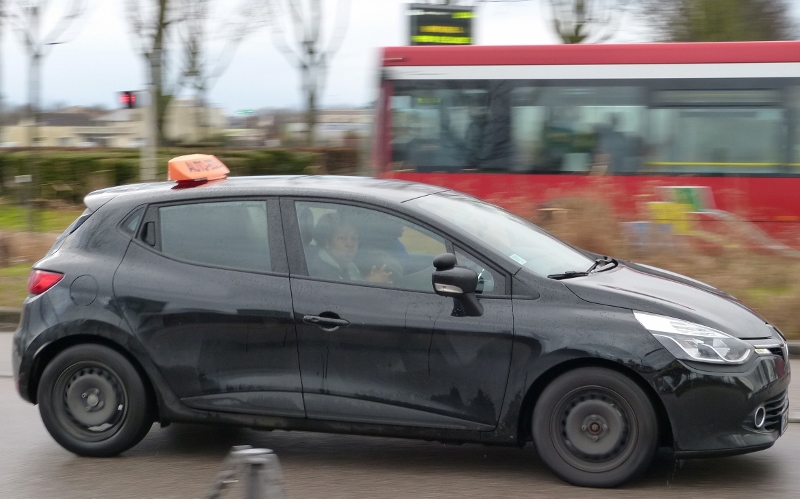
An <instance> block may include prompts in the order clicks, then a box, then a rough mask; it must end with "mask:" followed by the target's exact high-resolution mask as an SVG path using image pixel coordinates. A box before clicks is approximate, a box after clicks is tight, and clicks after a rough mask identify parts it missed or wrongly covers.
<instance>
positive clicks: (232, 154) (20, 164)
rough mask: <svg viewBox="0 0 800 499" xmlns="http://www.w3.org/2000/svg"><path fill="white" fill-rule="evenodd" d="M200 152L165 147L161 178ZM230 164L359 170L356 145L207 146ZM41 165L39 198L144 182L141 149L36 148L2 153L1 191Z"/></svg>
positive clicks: (244, 171) (269, 171)
mask: <svg viewBox="0 0 800 499" xmlns="http://www.w3.org/2000/svg"><path fill="white" fill-rule="evenodd" d="M195 152H198V150H197V149H193V150H191V151H190V150H184V149H179V148H169V149H161V150H159V152H158V178H159V179H160V180H166V178H167V163H168V161H169V160H170V159H171V158H174V157H176V156H181V155H184V154H192V153H195ZM202 153H204V154H213V155H215V156H217V157H218V158H219V159H220V160H222V162H223V163H225V164H226V165H227V166H228V168H229V169H230V170H231V175H232V176H243V175H296V174H305V173H333V174H354V173H356V171H357V165H358V151H357V150H355V149H305V150H287V149H238V150H237V149H230V150H229V149H219V150H216V149H205V150H202ZM36 164H38V165H39V172H40V175H39V177H40V178H41V182H40V183H39V184H38V186H37V187H36V189H37V190H38V192H34V197H36V198H39V199H59V198H60V199H63V200H65V201H70V202H79V201H80V200H81V199H82V198H83V196H85V195H86V193H88V192H91V191H92V190H95V189H100V188H103V187H110V186H115V185H122V184H129V183H134V182H138V181H139V167H140V161H139V151H138V150H136V149H85V150H74V149H73V150H70V149H37V150H8V151H4V152H0V179H2V182H0V193H2V195H4V196H9V195H13V194H15V193H16V189H15V187H17V184H15V182H14V177H15V176H16V175H24V174H34V175H35V171H36V168H34V166H33V165H36Z"/></svg>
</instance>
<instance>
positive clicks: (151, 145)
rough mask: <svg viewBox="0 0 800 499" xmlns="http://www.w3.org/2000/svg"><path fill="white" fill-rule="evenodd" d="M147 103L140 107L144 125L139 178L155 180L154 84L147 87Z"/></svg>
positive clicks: (147, 180) (143, 180)
mask: <svg viewBox="0 0 800 499" xmlns="http://www.w3.org/2000/svg"><path fill="white" fill-rule="evenodd" d="M146 93H147V98H148V102H147V105H145V106H143V108H142V126H143V127H144V134H143V135H144V140H142V150H141V153H140V156H141V157H140V164H139V180H140V181H141V182H154V181H155V180H156V172H157V169H156V141H157V140H158V138H157V135H156V104H155V101H156V97H155V85H153V84H150V85H148V87H147V92H146Z"/></svg>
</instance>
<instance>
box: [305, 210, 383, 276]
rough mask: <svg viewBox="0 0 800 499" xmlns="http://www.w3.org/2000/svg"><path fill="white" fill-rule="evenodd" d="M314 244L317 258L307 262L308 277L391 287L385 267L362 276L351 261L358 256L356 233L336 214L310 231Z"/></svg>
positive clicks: (324, 219) (374, 269)
mask: <svg viewBox="0 0 800 499" xmlns="http://www.w3.org/2000/svg"><path fill="white" fill-rule="evenodd" d="M314 240H315V241H317V242H318V244H319V245H320V250H319V253H318V255H317V256H318V258H317V259H315V260H313V261H311V262H309V269H308V270H309V273H310V274H311V275H312V276H314V277H321V278H327V279H339V280H343V281H366V282H375V283H391V282H392V272H390V271H388V270H386V265H383V266H381V267H380V268H378V267H377V266H373V267H372V270H371V271H370V273H369V274H367V275H366V276H363V275H362V273H361V271H359V270H358V267H357V266H356V264H355V263H353V260H354V259H355V257H356V254H358V231H357V230H356V227H355V225H353V224H352V223H351V222H350V221H349V220H347V218H345V217H344V216H342V215H341V214H340V213H326V214H325V215H323V216H322V217H320V219H319V221H318V222H317V224H316V226H315V227H314Z"/></svg>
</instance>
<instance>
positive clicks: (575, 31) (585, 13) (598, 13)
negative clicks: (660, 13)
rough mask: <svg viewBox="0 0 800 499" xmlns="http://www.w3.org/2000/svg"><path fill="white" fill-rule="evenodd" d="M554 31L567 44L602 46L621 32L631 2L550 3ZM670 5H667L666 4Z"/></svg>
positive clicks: (582, 0)
mask: <svg viewBox="0 0 800 499" xmlns="http://www.w3.org/2000/svg"><path fill="white" fill-rule="evenodd" d="M548 2H549V4H550V9H551V11H552V16H553V29H554V30H555V32H556V34H557V35H558V36H559V37H560V38H561V40H562V41H563V42H564V43H600V42H605V41H608V40H609V39H611V38H612V37H613V36H614V35H615V34H616V32H617V30H618V29H619V26H620V23H621V21H622V18H623V16H624V15H625V12H626V10H627V9H628V7H629V6H630V4H631V2H630V1H629V0H548ZM667 3H668V2H667Z"/></svg>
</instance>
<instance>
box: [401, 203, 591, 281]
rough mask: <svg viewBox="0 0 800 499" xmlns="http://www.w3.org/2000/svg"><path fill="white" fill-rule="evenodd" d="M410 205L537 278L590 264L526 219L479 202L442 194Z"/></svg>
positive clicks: (587, 266)
mask: <svg viewBox="0 0 800 499" xmlns="http://www.w3.org/2000/svg"><path fill="white" fill-rule="evenodd" d="M413 203H414V205H415V206H417V207H419V208H421V209H422V210H424V211H426V212H428V213H430V214H431V215H433V216H435V217H437V218H440V219H442V220H444V221H445V222H447V223H448V224H450V225H454V226H456V227H458V228H459V229H461V230H463V231H464V232H466V233H468V234H469V235H471V236H473V237H475V238H476V239H479V240H481V241H483V242H484V243H486V244H488V245H490V246H492V247H493V248H495V250H497V251H499V252H500V253H502V254H504V255H505V256H507V257H508V258H510V259H512V260H514V261H515V262H517V263H519V264H520V265H522V266H524V267H526V268H528V269H530V270H532V271H533V272H535V273H537V274H539V275H542V276H547V275H551V274H560V273H563V272H567V271H579V272H581V271H585V270H586V269H588V268H589V267H590V266H591V265H592V260H591V259H590V258H588V257H586V256H585V255H583V254H582V253H580V252H578V251H576V250H575V249H573V248H571V247H570V246H568V245H566V244H564V243H563V242H561V241H559V240H558V239H556V238H555V237H553V236H551V235H549V234H547V233H545V232H544V231H542V230H541V229H539V228H538V227H536V226H535V225H533V224H532V223H530V222H528V221H527V220H525V219H523V218H520V217H518V216H516V215H514V214H512V213H509V212H507V211H505V210H503V209H501V208H498V207H497V206H494V205H492V204H489V203H485V202H483V201H481V200H479V199H475V198H472V197H469V196H466V195H463V194H458V193H453V192H445V193H438V194H432V195H430V196H425V197H423V198H419V199H417V200H415V201H413Z"/></svg>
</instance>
